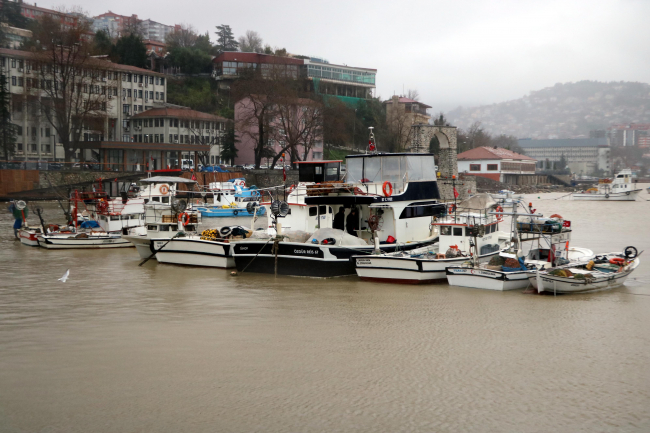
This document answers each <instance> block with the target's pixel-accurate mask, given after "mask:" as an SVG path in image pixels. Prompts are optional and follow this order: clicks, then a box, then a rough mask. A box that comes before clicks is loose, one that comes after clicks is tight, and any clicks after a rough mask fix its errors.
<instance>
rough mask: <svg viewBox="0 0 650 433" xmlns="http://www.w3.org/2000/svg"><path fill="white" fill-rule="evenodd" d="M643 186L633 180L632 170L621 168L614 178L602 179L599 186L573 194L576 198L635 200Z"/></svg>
mask: <svg viewBox="0 0 650 433" xmlns="http://www.w3.org/2000/svg"><path fill="white" fill-rule="evenodd" d="M641 190H642V188H637V187H636V184H635V183H633V182H632V171H631V170H630V169H628V168H626V169H624V170H621V171H620V172H619V173H617V174H616V176H615V177H614V179H600V180H599V181H598V187H597V188H589V189H588V190H586V191H585V192H576V193H573V194H572V197H573V199H574V200H612V201H635V200H636V197H637V195H638V194H639V193H640V192H641Z"/></svg>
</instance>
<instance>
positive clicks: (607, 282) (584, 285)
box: [528, 247, 640, 293]
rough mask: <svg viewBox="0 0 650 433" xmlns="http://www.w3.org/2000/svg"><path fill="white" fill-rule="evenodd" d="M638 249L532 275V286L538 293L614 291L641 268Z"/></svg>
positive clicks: (532, 273) (597, 256) (601, 255)
mask: <svg viewBox="0 0 650 433" xmlns="http://www.w3.org/2000/svg"><path fill="white" fill-rule="evenodd" d="M639 263H640V262H639V257H638V253H637V249H636V248H634V247H627V248H625V251H624V252H622V253H621V252H618V253H607V254H598V255H596V256H594V257H593V258H592V259H591V260H589V261H587V260H582V261H580V262H573V263H570V264H566V265H563V266H557V267H554V268H552V269H545V270H539V271H536V272H531V273H530V274H529V276H528V278H529V280H530V283H531V285H532V286H533V287H534V288H535V289H537V291H538V293H541V292H547V293H585V292H594V291H599V290H607V289H612V288H615V287H618V286H621V285H623V284H624V283H625V280H626V279H627V277H629V276H630V274H631V273H632V272H634V270H635V269H636V268H637V267H638V266H639Z"/></svg>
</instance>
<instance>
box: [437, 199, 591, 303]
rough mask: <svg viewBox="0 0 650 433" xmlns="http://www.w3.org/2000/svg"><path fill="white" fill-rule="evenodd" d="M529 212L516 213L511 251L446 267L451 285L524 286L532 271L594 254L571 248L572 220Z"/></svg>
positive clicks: (514, 288)
mask: <svg viewBox="0 0 650 433" xmlns="http://www.w3.org/2000/svg"><path fill="white" fill-rule="evenodd" d="M515 210H516V209H515ZM528 211H529V213H528V214H526V215H521V214H517V212H514V213H513V218H512V237H513V238H514V239H516V240H517V242H516V244H515V245H514V246H513V247H512V248H511V249H510V250H509V251H501V252H499V260H496V261H494V262H492V261H490V262H489V263H487V264H477V263H476V262H475V261H471V262H468V263H466V264H463V265H462V266H453V267H448V268H447V271H446V273H447V281H448V282H449V284H450V285H452V286H459V287H469V288H475V289H486V290H516V289H525V288H526V287H528V285H529V278H528V277H529V273H530V272H531V271H533V270H535V269H544V268H548V267H552V266H555V265H556V264H558V263H563V264H567V263H571V262H574V261H576V260H581V259H584V258H586V257H591V256H593V252H592V251H591V250H589V249H587V248H572V247H570V246H569V243H570V240H571V231H572V229H571V222H570V221H568V220H564V219H563V218H562V217H561V216H559V215H554V216H553V218H543V216H542V215H539V214H534V212H533V210H532V209H530V207H529V209H528Z"/></svg>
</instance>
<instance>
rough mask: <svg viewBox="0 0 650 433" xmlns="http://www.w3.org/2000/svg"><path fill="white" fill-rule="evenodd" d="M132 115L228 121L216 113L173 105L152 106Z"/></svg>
mask: <svg viewBox="0 0 650 433" xmlns="http://www.w3.org/2000/svg"><path fill="white" fill-rule="evenodd" d="M133 117H134V118H136V119H137V118H144V117H173V118H175V119H190V120H208V121H211V122H227V121H228V119H226V118H225V117H221V116H217V115H216V114H209V113H202V112H200V111H195V110H191V109H189V108H175V107H163V108H152V109H151V110H147V111H143V112H141V113H138V114H136V115H134V116H133Z"/></svg>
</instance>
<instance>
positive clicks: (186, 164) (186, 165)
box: [181, 159, 194, 170]
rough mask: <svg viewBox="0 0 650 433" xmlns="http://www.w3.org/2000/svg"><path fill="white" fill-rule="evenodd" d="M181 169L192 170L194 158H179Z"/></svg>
mask: <svg viewBox="0 0 650 433" xmlns="http://www.w3.org/2000/svg"><path fill="white" fill-rule="evenodd" d="M181 170H194V160H193V159H182V160H181Z"/></svg>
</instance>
